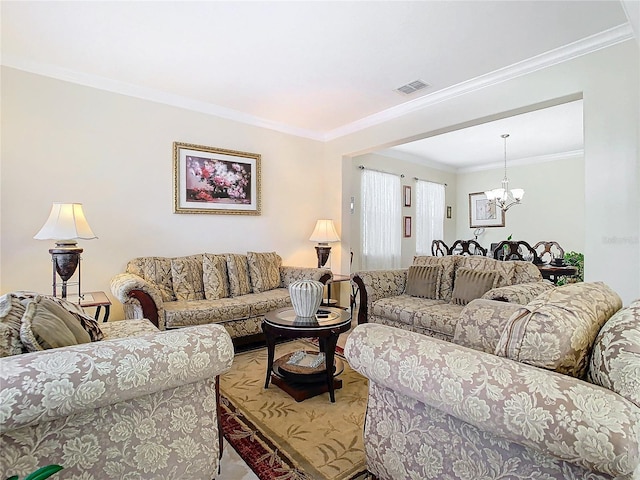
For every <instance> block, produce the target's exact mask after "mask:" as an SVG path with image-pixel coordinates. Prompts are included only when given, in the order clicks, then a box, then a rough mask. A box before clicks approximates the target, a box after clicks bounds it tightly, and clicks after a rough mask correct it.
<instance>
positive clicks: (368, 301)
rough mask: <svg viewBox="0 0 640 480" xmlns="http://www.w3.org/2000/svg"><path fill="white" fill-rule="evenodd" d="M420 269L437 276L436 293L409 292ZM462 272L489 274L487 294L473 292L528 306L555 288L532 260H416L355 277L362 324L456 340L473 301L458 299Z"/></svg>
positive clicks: (467, 258) (458, 256)
mask: <svg viewBox="0 0 640 480" xmlns="http://www.w3.org/2000/svg"><path fill="white" fill-rule="evenodd" d="M415 266H425V267H426V268H429V269H431V271H432V272H433V273H434V275H433V284H434V285H433V287H434V288H433V294H432V295H428V296H427V298H425V296H420V295H413V294H411V293H412V292H410V291H409V289H408V287H409V281H408V277H410V272H411V270H412V269H414V267H415ZM463 274H465V275H466V277H467V278H469V282H470V283H473V282H477V281H479V280H480V279H476V278H473V275H476V276H484V277H485V278H484V279H483V280H484V281H485V282H486V280H489V284H487V287H486V288H485V289H486V291H484V292H483V290H485V289H481V290H478V291H476V292H470V293H471V294H473V293H475V294H476V296H478V297H479V298H483V299H489V300H501V301H506V302H511V303H518V304H525V303H527V302H529V301H530V300H531V299H533V298H534V297H536V296H537V295H538V294H540V293H542V292H544V291H546V290H549V289H551V288H553V287H552V284H551V283H549V282H546V281H543V279H542V275H541V274H540V271H539V270H538V268H537V267H536V266H535V265H534V264H533V263H531V262H523V261H499V260H495V259H493V258H489V257H482V256H479V255H473V256H461V255H448V256H444V257H432V256H416V257H414V260H413V266H412V267H410V268H409V269H406V268H405V269H397V270H369V271H361V272H356V273H353V274H352V275H351V280H352V282H353V283H354V284H355V285H356V286H357V289H358V291H359V310H358V323H359V324H361V323H366V322H370V323H382V324H384V325H389V326H392V327H397V328H402V329H404V330H410V331H413V332H418V333H422V334H425V335H430V336H434V337H436V338H440V339H442V340H452V339H453V335H454V332H455V329H456V325H457V323H458V321H459V319H460V316H461V315H462V312H463V310H464V308H465V306H466V304H467V303H468V301H456V298H457V297H455V294H456V291H457V288H456V287H457V286H459V285H462V281H458V282H457V281H456V280H458V279H460V278H461V277H462V275H463ZM489 285H490V286H489ZM471 296H472V297H473V296H474V295H471ZM429 297H430V298H429ZM467 300H468V298H467Z"/></svg>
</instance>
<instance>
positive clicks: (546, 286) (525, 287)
mask: <svg viewBox="0 0 640 480" xmlns="http://www.w3.org/2000/svg"><path fill="white" fill-rule="evenodd" d="M552 288H553V284H552V283H550V282H543V281H540V282H527V283H518V284H516V285H506V286H504V287H497V288H492V289H491V290H489V291H488V292H486V293H485V294H484V295H482V298H483V299H485V300H498V301H501V302H509V303H516V304H518V305H526V304H527V303H529V302H530V301H532V300H533V299H534V298H536V297H537V296H538V295H540V294H541V293H543V292H546V291H547V290H551V289H552Z"/></svg>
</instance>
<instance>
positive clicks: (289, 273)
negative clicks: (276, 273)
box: [280, 266, 333, 288]
mask: <svg viewBox="0 0 640 480" xmlns="http://www.w3.org/2000/svg"><path fill="white" fill-rule="evenodd" d="M326 275H328V276H329V279H331V278H332V277H333V274H332V273H331V270H329V269H328V268H300V267H289V266H282V267H280V277H281V279H282V283H281V285H280V286H282V287H284V288H289V285H291V284H292V283H293V282H297V281H298V280H316V281H317V282H319V281H321V279H322V277H324V276H326Z"/></svg>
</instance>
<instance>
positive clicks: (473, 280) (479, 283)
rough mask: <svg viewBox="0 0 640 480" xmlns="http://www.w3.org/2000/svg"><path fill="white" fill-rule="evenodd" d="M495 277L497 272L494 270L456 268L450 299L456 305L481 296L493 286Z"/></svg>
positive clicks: (464, 303)
mask: <svg viewBox="0 0 640 480" xmlns="http://www.w3.org/2000/svg"><path fill="white" fill-rule="evenodd" d="M497 277H498V272H496V271H495V270H471V269H470V268H458V269H457V270H456V279H455V283H454V284H453V294H452V296H451V297H452V298H451V301H452V302H453V303H455V304H456V305H466V304H467V303H469V302H470V301H471V300H475V299H476V298H480V297H482V295H484V294H485V293H486V292H488V291H489V290H491V289H492V288H493V287H494V285H495V283H496V279H497Z"/></svg>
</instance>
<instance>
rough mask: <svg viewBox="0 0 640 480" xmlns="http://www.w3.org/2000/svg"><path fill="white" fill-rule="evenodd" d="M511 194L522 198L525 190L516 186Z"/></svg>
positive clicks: (518, 198)
mask: <svg viewBox="0 0 640 480" xmlns="http://www.w3.org/2000/svg"><path fill="white" fill-rule="evenodd" d="M511 195H513V198H515V199H516V200H522V197H524V190H523V189H522V188H514V189H513V190H511Z"/></svg>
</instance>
